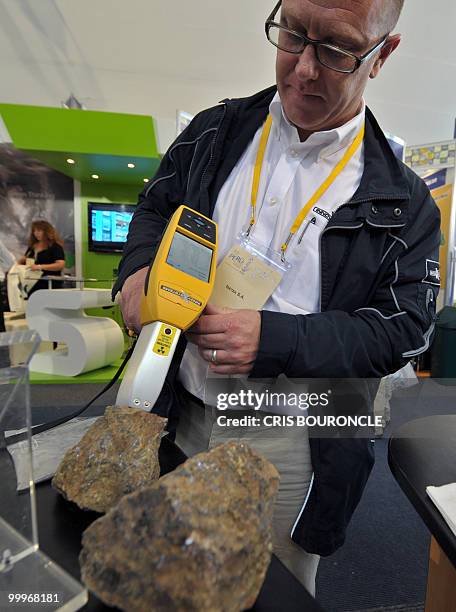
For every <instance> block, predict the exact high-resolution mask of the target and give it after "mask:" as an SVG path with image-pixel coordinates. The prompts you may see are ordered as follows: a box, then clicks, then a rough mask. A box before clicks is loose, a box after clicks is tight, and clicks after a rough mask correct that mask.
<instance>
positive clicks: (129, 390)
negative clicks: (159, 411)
mask: <svg viewBox="0 0 456 612" xmlns="http://www.w3.org/2000/svg"><path fill="white" fill-rule="evenodd" d="M216 263H217V224H216V223H215V222H214V221H212V220H211V219H208V218H207V217H205V216H204V215H202V214H201V213H199V212H197V211H195V210H192V209H191V208H189V207H188V206H184V205H182V206H180V207H179V208H178V209H177V210H176V212H175V213H174V214H173V216H172V217H171V219H170V221H169V223H168V225H167V227H166V229H165V232H164V234H163V237H162V239H161V243H160V246H159V248H158V250H157V253H156V255H155V258H154V262H153V264H152V265H151V267H150V268H149V271H148V273H147V277H146V282H145V285H144V295H143V297H142V302H141V324H142V326H143V327H142V329H141V333H140V334H139V337H138V340H137V342H136V346H135V349H134V351H133V353H132V356H131V358H130V362H129V364H128V368H127V370H126V372H125V375H124V377H123V380H122V383H121V385H120V388H119V392H118V394H117V400H116V404H117V405H128V406H132V407H137V408H143V409H144V410H150V409H151V408H152V407H153V406H154V404H155V402H156V400H157V398H158V396H159V394H160V392H161V390H162V388H163V384H164V382H165V378H166V374H167V373H168V369H169V366H170V365H171V361H172V358H173V355H174V351H175V348H176V345H177V342H178V340H179V336H180V334H181V332H182V331H185V330H186V329H188V328H189V327H190V326H191V325H192V324H193V323H194V322H195V321H196V320H197V319H198V317H199V316H200V315H201V313H202V312H203V310H204V307H205V306H206V304H207V302H208V301H209V298H210V296H211V293H212V289H213V286H214V280H215V268H216Z"/></svg>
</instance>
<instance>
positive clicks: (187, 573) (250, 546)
mask: <svg viewBox="0 0 456 612" xmlns="http://www.w3.org/2000/svg"><path fill="white" fill-rule="evenodd" d="M278 483H279V475H278V473H277V470H276V469H275V467H274V466H273V465H272V464H271V463H269V462H268V461H267V460H266V459H264V458H263V457H262V456H261V455H259V454H257V453H256V452H255V451H253V450H252V449H251V448H250V447H249V446H248V445H247V444H244V443H240V442H227V443H226V444H223V445H221V446H217V447H216V448H214V449H213V450H211V451H209V452H207V453H201V454H199V455H196V456H195V457H193V458H191V459H189V460H188V461H186V462H185V463H184V464H183V465H181V466H179V467H178V468H177V469H176V470H175V471H174V472H172V473H171V474H168V475H166V476H163V477H162V478H160V480H158V482H155V483H153V484H152V485H151V486H149V487H146V488H144V489H142V490H140V491H136V492H135V493H132V494H131V495H127V496H126V497H124V498H123V499H122V500H121V501H120V503H119V504H118V505H117V506H116V507H115V508H113V509H112V510H111V511H110V512H109V513H108V514H106V516H104V517H102V518H100V519H98V520H97V521H95V522H94V523H92V525H91V526H90V527H89V528H88V529H87V530H86V531H85V532H84V535H83V539H82V544H83V549H82V552H81V555H80V561H81V569H82V578H83V580H84V582H85V584H86V585H87V587H88V588H89V589H90V590H91V591H93V592H94V593H95V594H96V595H97V597H99V598H100V599H102V600H103V601H104V602H105V603H107V604H108V605H110V606H116V607H118V608H121V609H122V610H127V611H128V612H137V611H138V612H139V611H144V612H153V611H157V612H165V611H166V612H170V611H172V612H236V611H239V610H244V609H246V608H250V607H251V606H252V605H253V604H254V603H255V600H256V598H257V596H258V593H259V591H260V588H261V585H262V583H263V580H264V577H265V574H266V570H267V568H268V565H269V562H270V558H271V550H272V540H271V520H272V511H273V505H274V498H275V495H276V493H277V488H278Z"/></svg>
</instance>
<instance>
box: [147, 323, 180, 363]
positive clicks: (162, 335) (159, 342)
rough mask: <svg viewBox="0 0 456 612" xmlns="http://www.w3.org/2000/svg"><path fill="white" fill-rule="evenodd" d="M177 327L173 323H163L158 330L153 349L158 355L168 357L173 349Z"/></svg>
mask: <svg viewBox="0 0 456 612" xmlns="http://www.w3.org/2000/svg"><path fill="white" fill-rule="evenodd" d="M176 331H177V330H176V328H175V327H173V326H172V325H166V324H165V323H163V324H162V326H161V327H160V331H159V332H158V336H157V339H156V340H155V344H154V348H153V349H152V350H153V351H154V353H157V355H161V356H162V357H166V356H167V355H168V354H169V351H170V350H171V347H172V345H173V342H174V336H175V335H176Z"/></svg>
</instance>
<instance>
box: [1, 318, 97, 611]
mask: <svg viewBox="0 0 456 612" xmlns="http://www.w3.org/2000/svg"><path fill="white" fill-rule="evenodd" d="M39 343H40V337H39V335H38V334H37V333H36V332H35V331H33V330H27V331H23V332H19V331H18V332H7V333H0V466H1V474H0V610H9V609H11V610H14V609H20V610H25V609H31V608H32V607H33V606H37V609H38V608H39V609H40V610H41V611H43V610H46V611H50V610H65V612H72V611H73V610H79V608H81V607H82V606H83V605H84V604H85V603H86V602H87V591H86V589H85V588H84V587H83V586H82V585H81V584H80V583H78V582H77V581H76V580H74V579H73V578H72V577H71V576H70V575H69V574H67V573H66V572H65V571H64V570H62V569H61V568H60V567H59V566H58V565H56V564H55V563H54V562H53V561H51V560H50V559H49V558H48V557H47V556H46V555H45V554H43V552H42V551H41V550H40V548H39V543H38V529H37V515H36V499H35V485H34V481H33V471H32V441H31V432H30V429H31V411H30V388H29V370H28V365H29V363H30V359H31V358H32V356H33V355H34V353H35V351H36V349H37V347H38V345H39ZM18 349H20V352H21V355H22V356H23V363H21V364H20V365H12V360H11V357H12V356H13V355H14V354H17V351H18ZM13 363H14V361H13ZM16 363H17V362H16ZM18 430H20V431H24V432H25V440H24V441H23V442H22V444H24V445H25V446H26V449H27V455H28V462H27V463H28V468H27V469H28V470H29V475H30V477H29V483H30V484H29V486H28V488H27V489H25V490H21V491H17V489H16V484H17V483H16V476H15V471H14V465H13V462H12V460H11V457H10V453H9V452H8V447H9V446H11V445H12V444H13V442H16V441H17V439H16V440H14V439H13V438H12V437H11V436H10V435H8V434H7V432H11V431H15V432H17V431H18Z"/></svg>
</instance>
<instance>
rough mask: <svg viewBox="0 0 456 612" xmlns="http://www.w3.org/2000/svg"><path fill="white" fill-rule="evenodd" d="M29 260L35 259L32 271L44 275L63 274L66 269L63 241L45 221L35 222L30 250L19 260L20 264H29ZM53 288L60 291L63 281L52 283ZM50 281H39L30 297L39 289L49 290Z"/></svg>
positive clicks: (31, 233) (31, 267)
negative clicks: (38, 271) (37, 271)
mask: <svg viewBox="0 0 456 612" xmlns="http://www.w3.org/2000/svg"><path fill="white" fill-rule="evenodd" d="M28 259H33V260H34V263H33V264H31V265H30V266H29V267H30V270H40V271H42V272H43V275H52V276H55V275H58V276H60V275H61V274H62V271H63V268H64V267H65V253H64V251H63V241H62V240H61V238H60V237H59V235H58V233H57V231H56V230H55V228H54V227H53V226H52V225H51V224H50V223H49V222H48V221H44V220H41V219H40V220H38V221H33V223H32V227H31V230H30V237H29V243H28V249H27V251H26V253H25V255H24V256H23V257H21V258H20V259H19V260H18V263H19V264H25V263H27V260H28ZM51 282H52V288H53V289H58V288H60V287H61V286H62V282H61V281H51ZM47 288H48V281H46V280H39V281H37V282H36V283H35V285H34V286H33V287H32V288H31V289H30V291H29V296H30V295H31V294H32V293H34V292H35V291H38V290H39V289H47Z"/></svg>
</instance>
